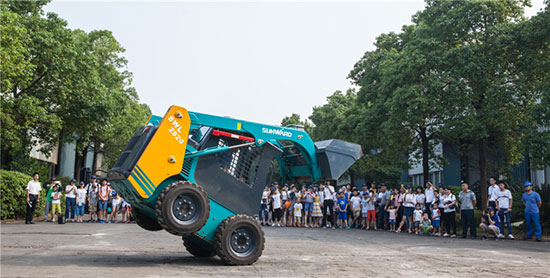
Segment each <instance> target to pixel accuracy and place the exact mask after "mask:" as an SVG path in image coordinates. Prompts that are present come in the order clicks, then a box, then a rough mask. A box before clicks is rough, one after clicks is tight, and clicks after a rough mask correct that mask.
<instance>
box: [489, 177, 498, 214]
mask: <svg viewBox="0 0 550 278" xmlns="http://www.w3.org/2000/svg"><path fill="white" fill-rule="evenodd" d="M489 183H490V184H491V185H489V188H488V189H487V197H488V198H487V207H488V208H489V207H490V208H493V210H496V208H497V204H496V200H497V198H496V195H495V194H496V193H497V192H498V190H500V189H499V188H498V185H497V179H496V178H495V177H490V178H489Z"/></svg>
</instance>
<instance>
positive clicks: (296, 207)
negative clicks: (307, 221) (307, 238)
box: [294, 197, 303, 227]
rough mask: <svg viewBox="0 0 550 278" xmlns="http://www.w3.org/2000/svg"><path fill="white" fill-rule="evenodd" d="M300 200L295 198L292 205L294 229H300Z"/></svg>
mask: <svg viewBox="0 0 550 278" xmlns="http://www.w3.org/2000/svg"><path fill="white" fill-rule="evenodd" d="M302 208H303V206H302V199H301V198H300V197H296V204H294V227H300V225H301V223H302Z"/></svg>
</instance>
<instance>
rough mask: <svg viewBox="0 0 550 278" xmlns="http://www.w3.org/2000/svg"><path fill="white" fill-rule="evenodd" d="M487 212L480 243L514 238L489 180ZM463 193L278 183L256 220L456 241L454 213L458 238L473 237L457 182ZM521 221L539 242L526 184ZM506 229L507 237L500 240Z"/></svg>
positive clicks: (471, 203) (498, 189) (534, 203)
mask: <svg viewBox="0 0 550 278" xmlns="http://www.w3.org/2000/svg"><path fill="white" fill-rule="evenodd" d="M489 182H490V187H489V189H488V191H489V194H488V196H489V198H488V201H487V204H486V205H487V209H486V210H485V211H483V216H482V217H481V219H480V222H481V223H480V225H479V227H480V230H481V231H483V235H482V238H483V239H488V238H489V237H493V238H494V239H501V238H505V237H507V238H509V239H514V235H513V234H512V222H511V211H512V204H513V197H512V194H511V192H510V190H508V189H507V184H506V182H504V181H497V179H496V178H494V177H491V178H490V181H489ZM461 187H462V190H461V191H460V193H459V195H458V196H455V195H454V194H453V193H452V191H451V188H450V187H448V186H443V185H442V184H439V186H438V187H437V188H436V187H435V186H434V185H433V184H432V182H430V181H426V182H425V186H424V187H422V186H418V187H416V188H413V186H412V185H410V184H409V185H406V186H405V185H403V184H402V185H401V186H400V187H398V188H393V189H391V190H390V189H388V187H387V186H386V185H385V184H379V185H378V184H377V183H376V182H372V183H371V184H370V186H369V185H366V184H364V185H363V186H362V188H361V189H359V188H357V187H352V186H351V185H350V184H348V185H346V186H342V187H340V188H339V189H338V190H335V188H334V186H332V185H331V184H330V183H329V182H327V183H326V184H312V185H309V186H306V185H302V186H296V185H294V184H292V185H288V184H284V185H282V186H281V185H279V184H278V183H277V182H275V183H273V184H272V185H271V186H266V187H265V188H264V192H263V194H262V198H261V201H260V211H259V213H258V215H259V217H258V218H259V221H260V224H261V225H271V226H274V227H281V226H287V227H306V228H320V227H322V228H325V229H326V228H332V229H335V228H339V229H351V228H355V229H365V230H370V229H374V230H387V231H390V232H396V233H401V232H407V233H409V234H412V233H414V234H418V235H430V236H442V237H451V238H455V237H457V223H456V217H455V215H456V213H460V221H461V224H462V234H461V237H463V238H467V237H468V234H467V233H468V230H470V238H472V239H475V238H477V225H476V219H475V217H474V208H475V207H476V205H477V198H476V195H475V193H474V192H473V191H471V190H470V189H469V184H468V183H467V182H462V184H461ZM524 188H525V193H524V194H523V196H522V202H523V203H524V204H525V222H526V224H527V235H526V237H525V239H531V238H532V236H533V231H532V226H535V231H534V234H535V237H536V240H537V241H540V240H541V234H542V230H541V226H540V215H539V207H540V206H541V198H540V195H539V194H538V193H537V192H534V191H533V186H532V184H531V183H530V182H525V184H524ZM505 226H506V228H507V229H506V234H507V235H506V236H505V235H504V232H505V229H504V228H505Z"/></svg>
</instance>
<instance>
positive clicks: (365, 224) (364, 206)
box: [361, 185, 369, 229]
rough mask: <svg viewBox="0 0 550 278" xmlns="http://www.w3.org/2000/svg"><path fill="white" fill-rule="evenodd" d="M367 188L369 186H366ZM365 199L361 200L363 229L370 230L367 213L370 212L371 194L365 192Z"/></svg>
mask: <svg viewBox="0 0 550 278" xmlns="http://www.w3.org/2000/svg"><path fill="white" fill-rule="evenodd" d="M364 187H365V188H366V187H367V186H366V185H364ZM362 195H363V199H361V218H362V221H361V223H362V225H363V229H367V228H368V221H367V211H368V199H369V192H368V191H365V192H363V194H362Z"/></svg>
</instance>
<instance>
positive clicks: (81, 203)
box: [76, 181, 87, 223]
mask: <svg viewBox="0 0 550 278" xmlns="http://www.w3.org/2000/svg"><path fill="white" fill-rule="evenodd" d="M86 195H87V192H86V189H85V188H84V182H83V181H81V182H80V188H79V189H77V190H76V222H81V223H82V219H83V218H84V207H85V206H86Z"/></svg>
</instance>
